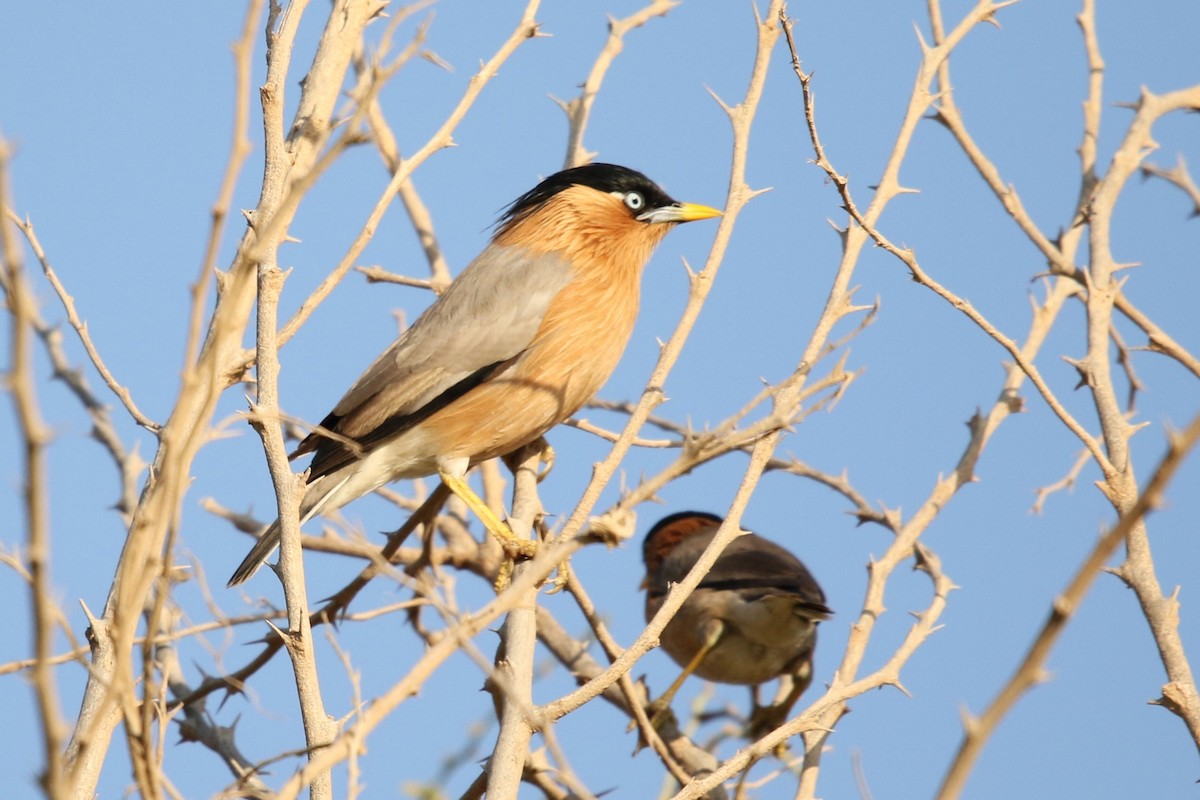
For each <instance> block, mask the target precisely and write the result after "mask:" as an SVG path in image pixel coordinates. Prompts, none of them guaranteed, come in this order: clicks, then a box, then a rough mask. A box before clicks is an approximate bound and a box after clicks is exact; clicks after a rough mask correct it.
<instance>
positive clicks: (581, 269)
mask: <svg viewBox="0 0 1200 800" xmlns="http://www.w3.org/2000/svg"><path fill="white" fill-rule="evenodd" d="M719 214H720V212H719V211H717V210H716V209H713V208H709V207H707V206H701V205H695V204H692V203H680V202H677V201H675V200H673V199H671V198H670V197H669V196H668V195H667V194H666V193H665V192H664V191H663V190H662V189H660V188H659V187H658V186H657V185H656V184H655V183H654V182H653V181H651V180H650V179H649V178H647V177H646V176H645V175H642V174H641V173H640V172H636V171H634V170H631V169H627V168H625V167H619V166H616V165H613V164H589V165H587V166H583V167H576V168H574V169H568V170H564V171H563V172H559V173H557V174H555V175H551V176H550V177H549V178H547V179H545V180H544V181H542V182H541V183H539V184H538V185H537V186H536V187H534V188H533V189H532V190H530V191H529V192H527V193H525V194H524V195H522V196H521V197H519V198H518V199H517V200H516V201H515V202H514V203H513V204H512V205H511V206H509V207H508V208H507V209H506V210H505V212H504V214H503V216H502V217H501V219H500V222H499V224H498V226H497V230H496V233H495V235H494V236H493V237H492V240H491V243H490V244H489V245H488V246H487V247H486V248H485V249H484V251H483V252H482V253H480V254H479V256H478V257H477V258H476V259H475V260H474V261H472V262H471V263H470V264H469V265H468V266H467V268H466V269H464V270H463V272H462V274H461V275H460V276H459V277H458V278H457V279H456V280H455V281H454V282H453V283H452V284H451V285H450V287H449V288H448V289H447V290H446V292H445V293H444V294H443V295H442V296H441V297H439V298H438V300H437V301H436V302H435V303H434V304H433V305H431V306H430V307H429V308H428V309H426V310H425V312H424V313H423V314H421V316H420V317H419V318H418V319H417V321H416V322H415V323H413V325H412V327H410V328H409V329H408V330H406V331H405V332H404V333H402V334H401V335H400V337H399V338H397V339H396V341H395V342H394V343H393V344H392V345H391V347H389V348H388V349H387V350H386V351H384V353H383V354H382V355H381V356H379V358H377V359H376V360H375V363H373V364H372V365H371V366H370V367H368V368H367V371H366V372H364V373H363V374H362V376H361V377H359V379H358V380H357V381H355V383H354V385H353V386H351V387H350V390H349V391H348V392H346V395H345V396H344V397H343V398H342V399H341V401H340V402H338V404H337V405H336V406H335V407H334V409H333V411H331V412H330V413H329V415H328V416H326V417H325V419H324V420H322V422H321V428H322V429H324V430H327V431H332V432H333V433H334V434H336V435H337V437H338V438H336V439H335V438H331V437H329V436H325V435H323V434H322V433H321V431H320V430H317V431H314V432H313V433H311V434H309V435H308V436H307V437H306V438H305V439H304V440H303V441H302V442H301V443H300V446H299V447H298V448H296V451H295V452H294V453H292V455H291V457H292V458H295V457H297V456H300V455H303V454H305V453H312V454H313V460H312V464H311V466H310V467H309V476H308V488H307V491H306V493H305V495H304V499H303V501H302V502H301V505H300V520H301V522H304V521H307V520H309V519H311V518H312V517H313V516H315V515H316V514H318V513H321V512H322V511H331V510H333V509H336V508H339V507H341V506H343V505H345V504H346V503H349V502H350V501H352V500H354V499H356V498H358V497H361V496H363V495H364V494H367V493H368V492H371V491H374V490H375V489H377V488H379V487H380V486H383V485H384V484H386V483H389V482H391V481H394V480H398V479H401V478H417V477H423V476H426V475H434V474H436V475H438V476H440V477H441V479H442V480H443V482H445V484H446V485H447V486H448V487H449V488H450V490H451V491H453V492H454V493H455V494H457V495H458V496H459V497H461V498H462V499H463V501H464V502H465V503H466V504H467V506H468V507H469V508H471V510H472V511H474V512H475V513H476V514H477V515H478V516H480V518H481V519H482V520H483V521H484V524H485V525H486V526H487V527H488V528H489V530H491V531H492V533H493V534H494V535H496V536H500V537H504V536H506V535H507V536H509V537H511V536H512V534H511V532H509V531H508V530H507V526H504V525H503V523H500V522H499V521H498V520H496V519H495V516H494V515H493V514H491V512H490V511H489V510H488V509H487V507H486V506H485V505H484V504H483V501H482V500H480V499H479V497H478V496H477V495H476V494H475V493H474V492H473V491H472V490H471V488H470V486H469V485H468V484H467V481H466V474H467V471H468V470H469V469H470V468H471V467H472V466H474V465H475V464H478V463H479V462H482V461H486V460H487V459H490V458H495V457H498V456H503V455H507V454H508V453H511V452H513V451H514V450H517V449H518V448H520V447H522V446H524V445H526V444H528V443H529V442H532V441H534V440H535V439H537V438H538V437H539V436H541V435H542V434H544V433H546V431H548V430H550V428H552V427H554V426H555V425H557V424H558V423H560V422H562V421H563V420H565V419H566V418H567V417H569V416H570V415H571V414H573V413H575V411H576V410H578V409H579V407H580V406H582V405H583V404H584V403H585V402H587V401H588V400H589V399H591V397H592V396H593V395H594V394H595V393H596V392H597V391H598V390H599V389H600V387H601V386H602V385H603V384H604V382H605V381H606V380H607V379H608V376H609V375H610V374H611V373H612V371H613V369H614V368H615V367H616V365H617V362H618V361H619V360H620V358H621V355H622V353H623V352H624V350H625V345H626V343H627V342H628V341H629V336H630V334H631V333H632V332H633V325H634V321H635V320H636V317H637V311H638V298H639V294H640V283H641V273H642V268H643V267H644V266H645V264H646V261H647V260H648V259H649V258H650V254H651V253H652V252H653V251H654V248H655V246H656V245H657V244H658V243H659V242H660V241H661V240H662V238H663V237H664V236H665V235H666V234H667V232H668V231H669V230H670V229H671V228H673V227H674V226H675V225H676V224H677V223H680V222H690V221H692V220H700V219H708V218H709V217H715V216H718V215H719ZM347 441H349V442H353V443H354V446H348V445H347ZM278 545H279V523H278V522H275V523H274V524H272V525H271V526H270V527H269V528H268V529H267V530H266V531H265V532H264V533H263V535H262V536H261V537H260V538H259V540H258V542H257V543H256V544H255V545H254V547H253V549H251V551H250V553H249V554H248V555H247V556H246V558H245V560H244V561H242V563H241V565H240V566H239V567H238V568H237V570H236V571H235V572H234V573H233V577H231V578H230V579H229V585H230V586H235V585H237V584H239V583H242V582H243V581H245V580H246V579H248V578H249V577H250V576H251V575H253V574H254V573H255V572H256V571H257V570H258V568H259V566H261V565H262V563H263V562H264V561H265V560H266V559H267V557H269V556H270V555H271V553H272V552H273V551H274V550H275V548H276V547H277V546H278Z"/></svg>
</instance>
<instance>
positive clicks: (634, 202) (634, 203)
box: [622, 192, 646, 211]
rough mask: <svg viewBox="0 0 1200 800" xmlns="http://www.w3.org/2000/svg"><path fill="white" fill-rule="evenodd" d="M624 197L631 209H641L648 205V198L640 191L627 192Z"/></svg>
mask: <svg viewBox="0 0 1200 800" xmlns="http://www.w3.org/2000/svg"><path fill="white" fill-rule="evenodd" d="M622 199H623V200H624V201H625V205H626V206H628V207H629V210H630V211H641V210H642V209H643V208H644V207H645V205H646V198H644V197H642V195H641V193H640V192H627V193H626V194H625V197H623V198H622Z"/></svg>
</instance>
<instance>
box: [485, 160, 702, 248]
mask: <svg viewBox="0 0 1200 800" xmlns="http://www.w3.org/2000/svg"><path fill="white" fill-rule="evenodd" d="M720 215H721V212H720V211H718V210H717V209H715V208H709V207H708V206H702V205H698V204H696V203H681V202H679V201H678V200H675V199H673V198H672V197H671V196H670V195H668V194H667V193H666V192H664V191H663V190H662V189H661V188H660V187H659V186H658V184H656V183H655V182H654V181H652V180H650V179H649V178H647V177H646V176H645V175H643V174H642V173H640V172H638V171H636V170H632V169H629V168H628V167H621V166H617V165H616V164H600V163H597V164H587V165H585V166H582V167H573V168H571V169H566V170H563V171H562V172H557V173H555V174H553V175H551V176H550V177H548V178H546V179H545V180H543V181H542V182H541V183H539V184H538V185H537V186H535V187H533V188H532V189H530V190H529V191H528V192H526V193H525V194H523V195H521V196H520V197H518V198H517V199H516V200H515V201H513V203H512V205H510V206H509V207H508V208H506V209H505V210H504V213H503V214H502V215H501V217H500V221H499V223H498V225H497V231H496V236H495V240H496V242H497V243H501V244H512V245H519V246H522V247H527V248H529V249H531V250H534V251H536V252H570V251H573V250H576V248H580V249H582V250H586V251H588V252H592V253H596V252H597V250H601V251H603V250H609V249H620V250H627V249H628V250H633V251H638V252H637V255H635V254H634V253H633V252H630V253H629V255H630V256H633V257H634V258H635V259H636V258H637V256H638V255H641V256H642V261H644V260H645V258H646V257H648V256H649V251H650V250H653V248H654V246H655V245H657V244H658V242H659V241H660V240H661V239H662V237H663V236H665V235H666V234H667V231H669V230H670V229H671V228H673V227H675V225H677V224H678V223H681V222H693V221H695V220H701V219H709V218H711V217H717V216H720Z"/></svg>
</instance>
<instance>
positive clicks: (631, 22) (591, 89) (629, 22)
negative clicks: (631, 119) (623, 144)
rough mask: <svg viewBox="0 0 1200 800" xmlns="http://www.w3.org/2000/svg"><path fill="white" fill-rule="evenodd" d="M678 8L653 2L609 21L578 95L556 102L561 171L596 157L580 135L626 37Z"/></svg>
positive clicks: (669, 0) (666, 0)
mask: <svg viewBox="0 0 1200 800" xmlns="http://www.w3.org/2000/svg"><path fill="white" fill-rule="evenodd" d="M677 5H679V3H678V2H676V0H653V1H652V2H651V3H650V4H649V5H647V6H644V7H643V8H641V9H639V10H637V11H635V12H633V13H632V14H630V15H629V16H628V17H625V18H624V19H615V18H613V17H611V16H610V17H609V18H608V39H607V40H605V42H604V47H603V48H601V50H600V54H599V55H598V56H596V60H595V61H594V62H592V69H591V71H590V72H589V73H588V76H587V78H586V79H585V80H584V82H583V85H582V86H581V87H580V92H579V96H578V97H576V98H574V99H572V100H570V101H567V102H564V101H562V100H557V99H556V100H555V102H556V103H558V105H559V108H561V109H562V110H563V112H564V113H565V114H566V115H567V126H568V130H567V155H566V157H565V158H564V159H563V169H569V168H570V167H578V166H579V165H581V164H586V163H588V162H589V161H591V160H592V158H593V157H594V156H595V155H596V154H595V153H592V152H589V151H588V149H587V148H586V147H584V146H583V134H584V132H585V131H586V130H587V124H588V120H589V118H590V116H591V113H592V104H593V103H595V102H596V95H597V94H598V93H599V92H600V87H601V86H602V85H603V84H604V76H605V75H607V74H608V68H609V67H611V66H612V62H613V60H614V59H616V57H617V56H619V55H620V54H621V51H622V50H624V49H625V34H627V33H629V32H630V31H631V30H633V29H635V28H640V27H641V26H643V25H645V24H646V23H647V22H649V21H650V20H652V19H654V18H655V17H664V16H666V15H667V12H668V11H670V10H671V9H673V8H675V6H677Z"/></svg>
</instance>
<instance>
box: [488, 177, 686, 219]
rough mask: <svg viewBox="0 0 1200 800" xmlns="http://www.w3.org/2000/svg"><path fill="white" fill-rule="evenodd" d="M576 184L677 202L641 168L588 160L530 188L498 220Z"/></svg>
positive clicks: (654, 202)
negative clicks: (589, 161)
mask: <svg viewBox="0 0 1200 800" xmlns="http://www.w3.org/2000/svg"><path fill="white" fill-rule="evenodd" d="M572 186H589V187H591V188H593V189H595V190H596V191H599V192H621V193H622V194H624V193H625V192H640V193H641V195H642V197H643V198H644V199H645V201H646V206H645V207H646V208H647V209H652V208H662V207H663V206H669V205H672V204H674V203H675V201H674V200H673V199H671V197H670V196H669V195H668V194H667V193H666V192H664V191H663V190H662V189H661V188H659V186H658V184H656V183H655V182H654V181H652V180H650V179H649V178H647V177H646V176H645V175H643V174H642V173H640V172H638V171H637V170H633V169H629V168H628V167H622V166H618V165H617V164H599V163H597V164H585V165H584V166H582V167H572V168H571V169H564V170H563V171H562V172H556V173H554V174H553V175H551V176H550V177H549V178H546V179H545V180H544V181H542V182H541V183H539V184H538V185H537V186H535V187H533V188H532V189H530V190H529V191H528V192H526V193H525V194H523V195H521V196H520V197H518V198H517V199H516V200H514V201H513V203H512V205H510V206H509V207H508V208H506V209H504V212H503V213H502V214H501V215H500V220H499V222H498V223H497V224H498V225H500V226H501V227H503V226H505V225H509V224H511V223H513V222H516V221H517V220H520V219H521V218H523V217H525V216H526V215H528V214H529V213H531V212H532V211H534V210H535V209H537V208H540V207H541V206H542V204H543V203H545V202H546V201H547V200H549V199H550V198H551V197H554V195H556V194H558V193H559V192H561V191H563V190H564V189H569V188H571V187H572Z"/></svg>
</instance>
